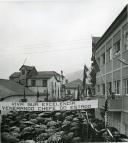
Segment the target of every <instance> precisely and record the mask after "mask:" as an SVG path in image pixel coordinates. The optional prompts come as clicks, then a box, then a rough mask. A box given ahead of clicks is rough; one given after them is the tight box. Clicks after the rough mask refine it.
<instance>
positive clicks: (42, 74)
mask: <svg viewBox="0 0 128 143" xmlns="http://www.w3.org/2000/svg"><path fill="white" fill-rule="evenodd" d="M53 76H55V77H57V76H60V75H59V74H58V73H57V72H55V71H39V72H37V75H32V76H31V77H30V78H35V79H39V78H46V79H49V78H51V77H53Z"/></svg>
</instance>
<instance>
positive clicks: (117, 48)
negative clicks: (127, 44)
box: [114, 40, 120, 54]
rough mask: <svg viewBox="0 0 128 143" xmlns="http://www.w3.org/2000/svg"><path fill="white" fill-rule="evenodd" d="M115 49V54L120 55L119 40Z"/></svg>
mask: <svg viewBox="0 0 128 143" xmlns="http://www.w3.org/2000/svg"><path fill="white" fill-rule="evenodd" d="M114 49H115V54H118V53H119V52H120V40H118V41H117V42H116V43H115V44H114Z"/></svg>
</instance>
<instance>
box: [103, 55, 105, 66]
mask: <svg viewBox="0 0 128 143" xmlns="http://www.w3.org/2000/svg"><path fill="white" fill-rule="evenodd" d="M104 64H105V53H104V54H102V65H104Z"/></svg>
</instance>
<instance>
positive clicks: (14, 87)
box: [0, 79, 34, 98]
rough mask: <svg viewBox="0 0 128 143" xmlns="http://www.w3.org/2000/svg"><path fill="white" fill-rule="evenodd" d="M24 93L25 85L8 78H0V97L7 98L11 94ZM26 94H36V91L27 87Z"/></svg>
mask: <svg viewBox="0 0 128 143" xmlns="http://www.w3.org/2000/svg"><path fill="white" fill-rule="evenodd" d="M23 94H24V86H22V85H20V84H18V83H16V82H14V81H11V80H6V79H0V98H5V97H7V96H11V95H23ZM25 94H26V95H34V93H33V92H32V91H31V90H29V89H28V88H25Z"/></svg>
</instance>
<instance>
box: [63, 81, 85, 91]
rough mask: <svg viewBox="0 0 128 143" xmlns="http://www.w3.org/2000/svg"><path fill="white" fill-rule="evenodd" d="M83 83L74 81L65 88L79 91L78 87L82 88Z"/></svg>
mask: <svg viewBox="0 0 128 143" xmlns="http://www.w3.org/2000/svg"><path fill="white" fill-rule="evenodd" d="M82 84H83V82H82V81H81V80H80V79H76V80H73V81H72V82H69V83H67V84H66V85H65V86H66V88H73V89H77V88H78V86H79V87H82Z"/></svg>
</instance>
